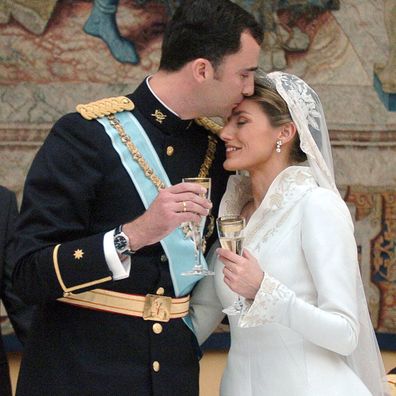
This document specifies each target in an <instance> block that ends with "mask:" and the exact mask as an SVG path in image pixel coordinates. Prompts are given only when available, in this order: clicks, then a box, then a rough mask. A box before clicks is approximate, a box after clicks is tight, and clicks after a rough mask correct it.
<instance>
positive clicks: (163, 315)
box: [143, 294, 172, 322]
mask: <svg viewBox="0 0 396 396" xmlns="http://www.w3.org/2000/svg"><path fill="white" fill-rule="evenodd" d="M171 306H172V297H166V296H159V295H156V294H146V299H145V301H144V307H143V319H144V320H155V321H157V322H169V320H170V313H171Z"/></svg>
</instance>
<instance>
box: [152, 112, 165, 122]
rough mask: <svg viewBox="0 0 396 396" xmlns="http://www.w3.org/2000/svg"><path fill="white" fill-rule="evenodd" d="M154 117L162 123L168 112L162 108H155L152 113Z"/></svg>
mask: <svg viewBox="0 0 396 396" xmlns="http://www.w3.org/2000/svg"><path fill="white" fill-rule="evenodd" d="M151 115H152V116H153V117H155V121H157V122H159V123H160V124H162V122H163V121H164V120H165V118H166V114H164V113H163V112H162V111H161V110H158V109H157V110H155V112H154V113H153V114H151Z"/></svg>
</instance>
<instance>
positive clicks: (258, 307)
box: [239, 274, 294, 327]
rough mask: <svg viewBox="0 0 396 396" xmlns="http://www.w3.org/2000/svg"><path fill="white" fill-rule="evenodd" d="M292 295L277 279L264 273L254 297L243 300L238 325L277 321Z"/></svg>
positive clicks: (253, 325)
mask: <svg viewBox="0 0 396 396" xmlns="http://www.w3.org/2000/svg"><path fill="white" fill-rule="evenodd" d="M293 295H294V292H292V291H291V290H290V289H288V288H287V287H286V286H284V285H282V284H281V283H280V282H279V281H278V280H276V279H275V278H273V277H271V276H270V275H268V274H265V276H264V279H263V281H262V282H261V286H260V289H259V291H258V292H257V294H256V298H255V299H254V300H253V301H252V300H245V301H244V311H243V314H242V315H241V317H240V319H239V326H240V327H257V326H262V325H263V324H265V323H268V322H279V321H280V320H281V317H282V316H283V315H284V312H285V310H286V309H287V306H288V304H289V301H290V299H291V298H292V296H293Z"/></svg>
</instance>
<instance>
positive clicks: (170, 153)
mask: <svg viewBox="0 0 396 396" xmlns="http://www.w3.org/2000/svg"><path fill="white" fill-rule="evenodd" d="M174 152H175V149H174V148H173V147H172V146H168V147H167V148H166V155H167V156H168V157H171V156H172V155H173V153H174Z"/></svg>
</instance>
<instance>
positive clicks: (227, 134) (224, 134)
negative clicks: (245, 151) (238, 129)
mask: <svg viewBox="0 0 396 396" xmlns="http://www.w3.org/2000/svg"><path fill="white" fill-rule="evenodd" d="M219 137H220V139H221V140H223V141H224V142H228V141H230V140H231V139H232V137H233V134H232V128H231V126H230V124H229V123H226V124H225V125H224V127H223V128H222V130H221V131H220V134H219Z"/></svg>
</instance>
